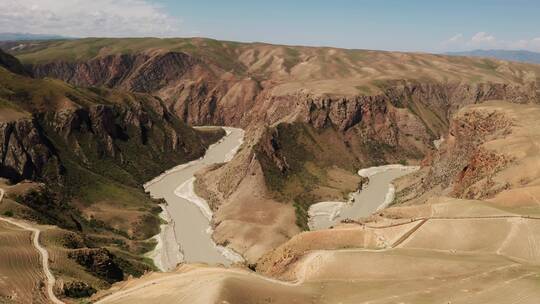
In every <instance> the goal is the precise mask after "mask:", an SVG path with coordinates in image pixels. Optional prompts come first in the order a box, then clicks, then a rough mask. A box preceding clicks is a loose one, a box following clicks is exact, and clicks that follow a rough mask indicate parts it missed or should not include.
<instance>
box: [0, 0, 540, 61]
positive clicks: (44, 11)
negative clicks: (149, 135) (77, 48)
mask: <svg viewBox="0 0 540 304" xmlns="http://www.w3.org/2000/svg"><path fill="white" fill-rule="evenodd" d="M0 2H2V3H3V4H2V3H0V28H3V29H7V30H3V31H10V29H11V28H13V30H14V31H26V32H33V33H46V34H64V35H69V36H78V37H81V36H112V37H120V36H121V37H124V36H162V37H171V36H203V37H211V38H217V39H225V40H237V41H248V42H250V41H262V42H269V43H280V44H298V45H315V46H320V45H325V46H337V47H345V48H364V49H384V50H404V51H428V52H441V51H448V50H465V49H476V48H484V49H486V48H506V49H530V50H537V51H540V18H539V16H540V1H531V0H513V1H510V0H469V1H464V0H453V1H451V0H447V1H439V0H432V1H427V0H408V1H407V0H401V1H398V0H378V1H375V0H372V1H368V0H357V1H352V0H333V1H329V0H328V1H322V0H311V1H310V0H296V1H293V0H289V1H285V0H267V1H257V0H252V1H247V0H229V1H224V0H221V1H218V0H198V1H184V0H180V1H178V0H176V1H173V0H116V1H115V0H92V1H86V0H85V1H83V0H2V1H0ZM2 5H6V6H7V7H5V8H3V7H2ZM21 16H22V17H21ZM17 18H19V19H17ZM28 20H30V21H31V22H28ZM23 21H25V22H23Z"/></svg>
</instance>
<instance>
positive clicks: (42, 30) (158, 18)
mask: <svg viewBox="0 0 540 304" xmlns="http://www.w3.org/2000/svg"><path fill="white" fill-rule="evenodd" d="M0 30H1V31H2V32H28V33H34V34H60V35H66V36H73V37H88V36H95V37H97V36H99V37H122V36H160V37H163V36H174V35H178V34H179V33H180V20H178V19H177V18H174V17H172V16H171V15H169V14H167V12H166V11H165V10H164V9H163V8H162V7H160V6H158V5H156V4H153V3H150V2H149V1H147V0H1V1H0Z"/></svg>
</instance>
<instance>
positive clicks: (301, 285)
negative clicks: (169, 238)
mask: <svg viewBox="0 0 540 304" xmlns="http://www.w3.org/2000/svg"><path fill="white" fill-rule="evenodd" d="M11 53H12V54H13V55H14V56H16V57H17V59H18V60H20V63H18V61H17V60H15V61H14V60H13V58H11V57H7V56H9V55H7V54H6V55H5V56H6V58H10V59H9V60H5V62H7V63H5V64H3V66H4V67H5V68H4V69H3V70H2V72H3V73H2V75H3V76H2V79H0V80H1V81H2V82H1V83H2V91H0V93H2V94H0V97H1V98H2V101H3V102H4V100H5V104H6V106H5V107H3V109H2V111H0V114H1V115H5V116H6V117H8V116H9V119H8V118H6V119H5V120H6V122H5V123H4V124H5V127H3V129H2V130H4V131H3V133H4V134H5V136H4V138H7V139H8V140H7V141H6V144H4V151H3V155H5V157H4V161H3V163H2V164H3V167H2V170H0V173H1V176H2V177H4V178H7V179H9V180H10V182H11V183H17V182H20V181H22V180H32V181H35V182H41V183H44V184H46V185H54V184H58V185H60V186H62V187H66V186H65V185H69V184H70V183H73V181H78V178H79V179H80V177H76V176H73V175H69V174H70V172H72V171H73V170H74V169H71V167H69V165H72V166H74V165H73V164H76V165H77V166H76V167H75V168H77V169H75V170H78V168H79V167H82V168H84V169H85V171H84V172H87V170H90V171H91V172H93V174H96V175H99V176H100V177H102V178H105V179H106V180H107V181H109V180H113V181H114V182H115V183H121V184H122V185H123V187H124V186H125V187H130V188H128V189H137V190H136V191H135V190H133V191H134V192H135V193H138V194H137V197H136V198H133V199H132V200H131V203H130V204H133V205H134V206H137V207H134V208H132V209H130V207H129V206H130V204H126V203H124V204H119V205H115V204H114V203H113V201H117V200H119V201H126V198H125V197H126V196H127V195H124V193H126V192H129V191H124V192H118V191H120V190H114V191H112V189H107V191H105V192H104V193H103V194H101V195H95V194H91V195H89V194H88V193H85V195H84V196H83V195H80V196H81V198H78V199H76V200H79V202H77V201H76V202H74V206H77V208H78V210H80V211H81V213H82V214H81V215H74V217H76V216H81V217H83V218H86V219H87V220H89V221H91V220H92V218H93V219H94V221H95V222H98V223H100V224H99V225H102V226H104V227H105V230H108V232H107V233H113V234H117V235H120V236H121V237H117V236H115V238H119V239H122V240H123V241H124V242H128V243H129V247H128V248H125V250H126V252H130V253H131V252H137V254H136V255H133V256H131V257H130V259H131V260H135V261H138V262H139V263H144V261H141V259H142V258H141V257H140V256H141V254H144V253H146V252H148V251H149V250H148V249H149V248H151V247H152V245H150V243H151V242H152V241H149V240H150V239H152V237H153V236H154V235H156V234H158V232H159V226H160V224H161V220H159V216H158V214H159V212H160V210H161V208H159V206H158V204H159V203H160V202H155V201H154V202H152V201H151V200H150V199H149V198H148V197H146V196H144V194H143V193H142V187H141V186H142V184H143V183H145V182H147V181H148V180H150V179H151V178H153V177H155V176H158V175H159V174H160V173H161V172H163V171H164V170H167V169H170V168H172V167H174V166H175V165H178V164H181V163H185V162H188V161H190V160H193V159H197V158H199V157H201V156H202V155H203V154H204V151H205V150H206V148H207V147H208V146H209V145H210V144H212V143H214V142H216V141H218V140H219V138H221V137H222V136H223V135H224V131H220V130H219V129H216V130H213V131H206V132H205V131H204V130H201V129H197V128H195V129H193V128H191V126H205V125H220V126H228V127H237V128H242V129H244V130H245V137H244V141H243V144H242V145H241V147H240V149H239V150H238V152H237V153H236V154H235V155H234V157H233V158H232V159H231V160H230V161H229V162H227V163H221V162H220V163H216V164H211V165H208V166H206V167H204V168H201V170H199V171H198V172H196V173H195V177H196V178H195V181H194V184H193V187H194V191H195V193H196V194H197V195H198V196H200V197H202V198H203V199H204V200H205V201H206V202H207V203H208V207H209V209H210V210H211V212H212V218H211V228H212V230H213V234H212V235H211V238H212V240H213V241H214V242H215V243H216V244H217V245H220V246H223V247H227V248H230V249H231V250H233V251H234V252H237V253H239V254H240V255H242V257H243V259H245V262H244V263H240V264H239V265H233V266H232V267H228V268H223V267H219V266H203V265H197V264H183V265H180V266H179V267H178V268H176V270H171V271H170V272H165V273H158V272H152V273H147V274H146V275H143V276H142V277H141V278H140V279H130V280H127V281H124V282H120V283H116V284H114V285H113V287H112V289H108V290H105V289H107V288H108V287H110V285H111V283H114V282H112V281H110V282H107V283H101V285H100V284H96V281H95V280H94V281H92V280H88V279H84V280H83V279H77V280H72V281H79V280H80V281H84V282H85V284H88V285H89V286H92V288H94V289H96V290H102V291H99V292H97V293H96V294H95V295H94V296H93V297H92V298H91V299H92V300H99V299H102V300H101V301H102V302H103V303H125V302H130V303H133V302H137V301H138V302H140V303H144V302H145V301H151V300H154V299H160V300H161V301H172V300H171V299H172V298H166V297H167V296H166V295H162V291H163V290H166V289H167V290H169V289H173V290H174V292H173V293H171V295H169V296H171V297H174V295H173V294H176V296H178V295H183V294H185V292H186V291H187V290H193V288H194V287H193V286H195V285H196V284H198V282H199V283H201V284H204V286H205V287H204V288H198V289H199V290H200V292H196V293H195V294H194V295H193V296H192V297H191V298H189V297H185V298H184V303H196V302H197V301H199V303H208V302H220V301H229V302H231V303H241V302H249V301H252V300H253V301H255V300H261V301H263V300H265V299H271V300H272V301H274V302H278V303H290V302H291V299H296V300H297V302H299V303H304V302H305V303H308V302H310V301H312V302H315V303H325V301H326V300H325V299H329V301H331V302H338V301H342V302H344V303H357V302H358V301H379V302H381V303H387V302H391V301H392V299H393V298H392V297H399V298H403V299H409V300H410V301H413V302H414V301H416V302H418V301H428V300H429V299H430V298H429V295H433V294H436V295H437V297H436V298H435V299H437V300H440V301H442V300H452V303H454V302H455V303H460V301H461V302H463V303H466V301H477V302H479V303H481V302H482V301H484V302H485V301H487V300H488V299H492V298H493V297H494V296H500V295H501V293H500V292H499V291H497V290H491V289H489V288H487V287H486V286H488V285H489V284H493V285H494V286H498V284H503V283H504V282H508V284H512V286H519V287H520V288H524V290H526V294H527V297H528V298H527V299H531V300H532V299H534V298H535V296H538V291H537V290H536V289H534V288H532V287H531V286H532V284H533V283H532V282H533V281H534V280H536V279H537V277H538V275H537V257H536V254H535V253H534V246H535V244H536V242H537V240H536V234H535V233H534V231H536V229H537V227H536V226H537V223H536V222H537V221H536V214H537V211H538V210H537V209H538V208H537V204H536V203H534V201H535V200H534V198H535V197H536V193H537V192H536V184H535V181H536V179H537V175H536V174H537V172H536V171H537V170H536V169H533V168H537V165H536V162H535V161H536V155H537V154H538V150H537V149H538V148H537V147H536V146H535V145H534V142H535V140H536V133H535V132H536V131H535V130H536V129H537V128H536V127H535V126H534V121H535V120H536V118H537V117H538V116H540V112H538V108H539V107H540V105H539V99H538V88H537V87H538V77H537V75H538V73H539V72H540V70H539V66H537V65H532V64H525V63H515V62H506V61H501V60H496V59H484V58H468V57H451V56H443V55H432V54H418V53H400V52H384V51H370V50H346V49H337V48H314V47H301V46H280V45H269V44H262V43H237V42H225V41H216V40H211V39H203V38H193V39H176V38H175V39H157V38H129V39H127V38H126V39H123V38H122V39H109V38H88V39H74V40H60V41H44V42H40V43H37V44H36V43H33V44H32V45H28V46H27V47H19V48H17V49H16V50H13V51H11ZM2 60H3V59H2ZM8 70H9V71H8ZM14 80H16V81H14ZM13 83H15V84H13ZM19 83H25V87H23V88H21V87H20V85H19ZM34 84H35V86H37V87H40V88H41V87H47V88H50V89H48V90H38V89H33V87H34ZM27 91H31V93H30V94H28V93H24V92H27ZM50 92H54V93H50ZM56 92H61V93H56ZM25 94H26V95H25ZM4 108H5V109H4ZM19 134H29V135H30V136H26V137H22V136H20V135H19ZM44 135H46V136H44ZM10 138H13V139H10ZM441 138H442V139H444V140H443V141H438V143H439V144H437V146H436V145H435V144H434V141H436V140H440V139H441ZM533 139H534V140H533ZM66 151H67V152H69V153H68V154H66V153H67V152H66ZM524 157H525V158H524ZM21 160H23V161H21ZM66 160H69V165H66V164H67V162H66ZM396 163H400V164H406V165H410V166H419V167H420V169H419V171H417V172H415V173H412V174H409V175H406V176H404V177H401V178H399V179H397V180H395V181H394V182H393V184H394V185H395V198H394V199H393V200H392V201H391V202H389V207H388V208H387V209H383V210H377V212H376V213H375V214H373V215H367V216H363V217H355V216H353V218H351V216H348V217H344V218H340V220H343V221H342V222H338V223H334V224H333V225H332V226H334V227H333V228H329V229H321V230H317V231H309V230H310V229H309V228H310V227H309V221H308V218H309V208H310V206H311V205H312V204H314V203H317V202H335V201H346V200H347V199H348V195H349V193H351V192H355V191H356V190H358V188H359V185H360V183H363V182H365V181H363V178H362V177H361V176H359V175H358V174H357V171H358V170H359V169H362V168H368V167H372V166H381V165H386V164H396ZM104 164H106V166H104ZM111 168H112V169H111ZM51 172H53V173H54V174H53V173H51ZM65 172H68V173H67V174H68V175H66V173H65ZM83 181H84V179H83ZM78 183H79V182H78ZM105 183H106V182H105ZM77 186H78V187H76V189H77V191H74V194H73V196H72V197H77V195H79V191H81V190H80V189H84V188H85V187H91V188H95V187H96V185H95V184H88V183H87V182H85V183H83V184H82V185H81V186H79V185H78V184H77ZM100 186H101V187H103V185H100ZM176 186H179V185H176ZM123 189H126V188H123ZM130 191H131V190H130ZM524 193H527V194H524ZM139 194H140V195H139ZM131 196H132V197H133V195H131ZM105 197H107V198H108V199H105ZM8 198H9V195H8ZM139 200H140V201H144V202H145V203H144V204H142V206H141V204H135V203H134V202H135V201H139ZM161 203H162V202H161ZM108 204H109V205H110V206H107V205H108ZM105 206H107V207H109V208H105ZM110 207H112V208H113V210H112V211H111V209H110ZM155 207H158V208H155ZM2 208H6V207H4V206H3V207H2ZM141 208H145V209H146V211H144V212H147V213H144V212H143V211H140V210H139V209H141ZM2 210H4V209H1V210H0V211H2ZM10 210H11V209H10ZM115 212H118V214H117V215H115V216H112V214H114V213H115ZM120 212H121V213H120ZM76 218H78V217H76ZM119 218H121V219H123V222H124V223H125V225H123V226H116V227H115V226H112V223H116V222H118V221H117V220H118V219H119ZM126 219H132V222H130V221H126ZM60 223H61V222H60V221H56V222H54V221H49V222H47V224H54V225H57V226H60V228H61V229H64V230H67V231H71V230H77V228H76V227H70V226H67V225H64V226H61V225H60ZM134 224H135V225H134ZM72 225H74V226H76V224H75V223H74V224H72ZM109 225H110V226H112V227H109ZM137 225H140V226H141V228H140V229H129V228H130V227H138V226H137ZM462 226H463V227H466V228H467V229H470V230H471V231H474V233H472V232H468V231H467V230H466V229H465V228H463V229H465V230H463V229H457V228H455V230H451V229H450V228H449V227H462ZM109 228H113V229H109ZM324 228H327V227H324ZM489 229H498V230H497V231H499V232H500V233H499V235H500V236H501V237H500V238H497V239H495V236H490V237H488V238H486V239H485V240H482V239H481V236H482V235H490V233H489ZM83 230H84V229H83ZM122 231H125V233H127V239H128V240H124V238H126V236H125V235H124V232H122ZM441 231H452V232H451V234H450V236H451V237H449V236H448V235H445V234H444V233H442V232H441ZM518 231H519V233H518ZM63 233H67V232H63ZM449 233H450V232H449ZM452 233H454V234H452ZM521 233H522V234H524V235H526V239H528V241H527V242H525V241H523V240H521V238H517V237H516V235H518V234H521ZM45 235H46V234H45ZM503 236H504V237H503ZM439 239H444V240H445V241H444V242H434V240H439ZM115 242H117V241H116V240H115ZM112 243H114V242H111V243H109V245H107V247H111V246H112V247H115V245H112ZM482 244H486V246H487V247H486V246H484V247H482ZM45 245H47V244H45ZM153 245H155V244H153ZM137 246H138V247H139V249H135V248H137ZM516 246H518V247H516ZM77 247H78V248H77V249H73V250H77V252H79V251H91V252H95V251H99V249H97V248H95V247H99V246H95V247H94V248H91V247H90V246H88V245H87V244H85V243H81V244H79V245H78V246H77ZM511 247H514V248H522V250H521V251H520V250H517V251H513V250H512V248H511ZM107 250H109V249H107ZM99 252H100V255H101V256H107V253H104V252H103V251H99ZM525 252H528V253H529V254H528V255H524V253H525ZM116 253H117V251H114V252H112V253H111V252H109V254H116ZM85 254H87V255H88V252H85ZM96 254H97V253H96ZM111 259H113V260H114V258H112V257H111ZM516 259H519V261H517V260H516ZM75 260H77V259H75ZM79 260H80V259H79ZM191 261H192V262H195V260H191ZM460 263H464V264H463V265H465V264H467V265H468V266H467V267H469V269H471V270H470V271H468V270H466V269H465V268H467V267H465V266H463V267H461V266H460V265H459V264H460ZM118 264H119V267H122V266H123V267H125V263H123V262H122V263H118ZM412 264H416V265H418V267H417V268H416V269H412V268H411V267H409V266H410V265H412ZM138 265H141V264H138ZM351 265H353V266H354V267H353V266H351ZM373 265H379V266H378V267H374V266H373ZM396 265H397V266H396ZM52 266H53V271H54V263H53V265H52ZM398 266H399V267H403V269H404V270H400V271H399V272H400V274H396V272H395V269H396V267H398ZM145 267H146V268H144V270H143V271H141V270H139V271H138V272H133V274H134V275H135V276H140V275H142V274H143V272H145V271H146V272H149V271H151V270H152V266H151V265H150V266H145ZM441 267H442V268H441ZM90 268H91V267H90ZM128 268H133V267H128ZM345 268H347V271H344V272H342V273H339V269H345ZM169 269H172V267H169ZM510 269H514V270H515V271H510ZM154 270H155V269H154ZM253 271H255V272H253ZM485 274H494V275H495V278H494V279H493V281H489V282H488V281H487V280H483V279H482V280H479V281H475V283H474V286H465V285H464V284H465V283H464V282H466V281H474V280H475V278H476V277H481V278H484V275H485ZM60 276H62V275H60ZM392 277H395V278H396V280H397V281H399V282H400V284H402V286H405V287H399V286H397V285H396V284H391V283H390V281H391V278H392ZM73 278H74V277H73ZM411 278H417V279H416V282H412V281H411ZM427 278H432V279H431V280H432V281H430V282H431V283H432V285H431V286H432V287H433V288H431V287H430V288H431V289H430V288H428V287H426V288H424V289H423V288H422V287H419V286H420V285H422V284H423V285H422V286H428V285H430V284H427V283H426V282H424V281H423V280H428V279H427ZM102 280H103V279H102ZM374 280H380V281H381V282H385V283H383V284H375V283H374V282H375V281H374ZM66 281H67V278H66ZM386 283H388V284H386ZM383 285H384V286H385V288H383ZM466 288H472V289H475V290H476V289H479V290H482V292H478V293H476V292H475V293H471V294H467V292H464V294H463V295H461V294H460V295H454V296H451V293H452V292H453V291H455V290H463V289H466ZM248 289H249V290H250V292H249V293H248V294H245V292H246V290H248ZM359 289H360V290H366V292H364V293H355V292H354V291H355V290H359ZM417 289H418V290H422V291H419V292H418V293H410V294H409V293H407V290H417ZM368 290H370V291H369V292H368ZM484 291H485V292H484ZM383 293H386V294H387V296H384V295H383ZM278 294H279V295H278ZM197 299H199V300H197ZM431 299H433V298H431ZM179 301H180V300H179ZM190 301H191V302H190ZM180 302H181V301H180ZM486 303H487V302H486ZM500 303H504V299H503V298H501V301H500ZM524 303H527V301H525V302H524ZM530 303H533V302H530Z"/></svg>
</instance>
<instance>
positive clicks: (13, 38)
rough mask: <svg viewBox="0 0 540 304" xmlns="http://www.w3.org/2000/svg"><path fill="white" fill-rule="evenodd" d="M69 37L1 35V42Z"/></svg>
mask: <svg viewBox="0 0 540 304" xmlns="http://www.w3.org/2000/svg"><path fill="white" fill-rule="evenodd" d="M66 38H68V37H65V36H60V35H48V34H30V33H0V41H20V40H54V39H66Z"/></svg>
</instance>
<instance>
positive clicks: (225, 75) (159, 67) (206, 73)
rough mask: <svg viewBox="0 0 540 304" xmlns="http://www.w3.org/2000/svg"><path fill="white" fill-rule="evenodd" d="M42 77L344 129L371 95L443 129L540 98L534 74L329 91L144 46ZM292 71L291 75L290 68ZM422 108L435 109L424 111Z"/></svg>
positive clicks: (218, 112) (213, 114)
mask: <svg viewBox="0 0 540 304" xmlns="http://www.w3.org/2000/svg"><path fill="white" fill-rule="evenodd" d="M30 69H31V70H32V71H33V73H34V74H35V75H36V76H37V77H54V78H59V79H62V80H64V81H67V82H69V83H71V84H74V85H80V86H107V87H111V88H120V89H123V90H128V91H134V92H145V93H152V94H154V95H157V96H159V97H160V98H162V99H163V100H164V102H165V104H166V106H167V107H168V108H169V109H170V110H171V111H172V112H173V113H175V114H176V116H177V117H179V118H181V119H182V120H183V121H185V122H187V123H189V124H194V125H203V124H225V125H235V126H242V127H247V126H253V125H255V124H263V123H267V124H273V123H275V122H278V121H281V120H284V119H285V120H291V119H294V118H299V119H301V120H302V121H306V120H307V121H309V122H310V123H312V124H313V125H314V126H315V127H321V126H325V125H327V124H328V123H331V124H333V125H335V126H337V128H338V129H339V130H341V131H343V130H346V129H348V128H350V127H351V126H353V125H355V124H357V123H358V122H359V121H360V120H361V118H362V117H363V116H365V115H364V114H363V112H362V111H363V110H366V108H365V105H366V104H368V103H372V104H379V105H380V106H381V107H384V106H385V103H391V104H392V105H394V106H396V107H398V108H401V107H405V108H408V109H409V110H410V111H411V112H412V113H413V114H415V115H417V116H419V117H420V118H421V119H422V120H423V122H424V123H425V124H427V125H428V128H429V129H430V131H432V132H433V131H434V133H440V131H442V130H441V127H444V125H448V121H449V118H450V116H451V114H452V113H454V112H455V111H456V110H457V109H459V108H461V107H462V106H464V105H467V104H471V103H477V102H481V101H483V100H503V99H504V100H509V101H512V102H517V103H528V102H537V100H538V98H537V88H536V84H535V83H534V82H531V81H528V82H524V83H522V84H510V83H500V82H499V83H497V82H493V83H488V82H486V83H477V84H468V83H466V82H447V83H441V82H436V81H426V82H421V81H405V80H403V81H400V80H388V81H383V82H381V84H380V85H379V86H380V91H382V93H376V94H350V93H344V94H343V95H342V96H335V95H325V94H319V93H315V94H312V93H311V91H315V90H310V89H306V90H300V89H299V90H297V91H296V93H293V94H291V93H290V92H288V90H285V89H282V88H281V87H282V86H281V84H282V83H281V82H283V81H284V80H283V79H280V78H276V79H272V78H268V77H270V76H260V75H259V76H251V75H250V74H249V73H245V72H239V71H226V70H224V69H223V68H221V67H219V66H218V65H216V64H214V63H213V62H211V61H209V60H206V59H205V58H204V57H196V56H193V55H190V54H187V53H183V52H174V51H157V50H156V51H146V52H140V53H134V54H118V55H107V56H102V57H96V58H94V59H90V60H88V61H81V62H77V61H75V62H63V61H55V62H49V63H44V64H37V65H33V66H31V67H30ZM290 77H292V76H290ZM425 112H431V113H427V114H429V116H431V117H425V116H427V115H426V113H425Z"/></svg>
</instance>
